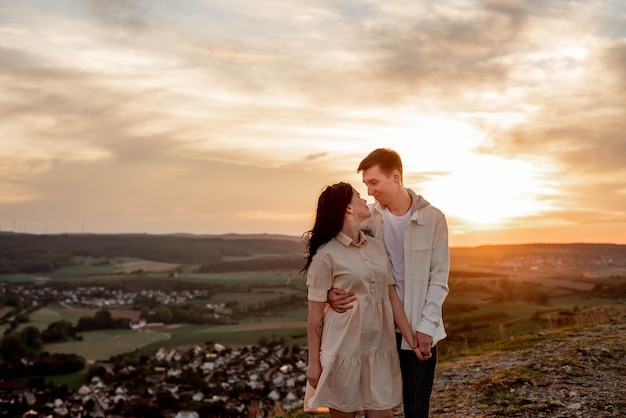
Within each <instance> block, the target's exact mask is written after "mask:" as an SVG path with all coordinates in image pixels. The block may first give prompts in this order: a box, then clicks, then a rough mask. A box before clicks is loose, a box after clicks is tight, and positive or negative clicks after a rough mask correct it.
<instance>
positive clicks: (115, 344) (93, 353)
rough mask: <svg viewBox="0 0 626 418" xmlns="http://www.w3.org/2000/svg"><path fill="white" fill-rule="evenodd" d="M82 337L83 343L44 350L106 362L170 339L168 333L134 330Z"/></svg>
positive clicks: (105, 332)
mask: <svg viewBox="0 0 626 418" xmlns="http://www.w3.org/2000/svg"><path fill="white" fill-rule="evenodd" d="M81 335H82V337H83V341H67V342H63V343H53V344H46V345H45V346H44V350H45V351H49V352H50V353H76V354H78V355H79V356H83V357H84V358H85V359H87V360H89V361H93V360H105V359H108V358H109V357H111V356H113V355H117V354H122V353H128V352H132V351H135V350H137V349H139V348H141V347H143V346H145V345H148V344H151V343H154V342H156V341H165V340H167V339H168V338H169V335H168V334H167V333H161V332H137V331H132V330H107V331H92V332H84V333H82V334H81Z"/></svg>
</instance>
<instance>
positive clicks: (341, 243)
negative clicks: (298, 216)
mask: <svg viewBox="0 0 626 418" xmlns="http://www.w3.org/2000/svg"><path fill="white" fill-rule="evenodd" d="M394 283H395V282H394V279H393V274H392V273H391V266H390V264H389V261H388V259H387V253H386V252H385V247H384V244H383V243H382V241H380V240H377V239H375V238H371V237H367V238H366V237H365V235H363V234H361V239H360V242H359V243H354V242H353V241H352V240H351V239H350V238H349V237H348V236H346V235H345V234H343V233H341V232H340V233H339V234H338V235H337V236H336V237H335V238H333V239H332V240H331V241H329V242H328V243H327V244H325V245H324V246H322V247H321V248H320V249H319V250H318V251H317V253H316V254H315V256H314V257H313V260H312V262H311V266H310V267H309V270H308V273H307V286H308V299H309V300H311V301H316V302H326V301H327V292H328V290H329V289H330V288H331V287H335V288H339V289H343V290H345V291H347V292H351V293H354V295H355V296H356V302H355V303H354V304H353V306H354V307H353V308H352V309H350V310H348V311H347V312H345V313H337V312H335V311H333V310H332V309H329V310H328V311H327V312H326V314H325V316H324V328H323V331H322V343H321V350H320V361H321V365H322V374H321V376H320V379H319V383H318V386H317V389H316V390H315V391H314V393H310V394H309V396H310V397H309V396H307V399H305V409H316V408H319V407H329V408H333V409H337V410H340V411H345V412H350V411H358V410H382V409H389V408H393V407H395V406H397V405H398V404H400V402H402V381H401V376H400V364H399V360H398V352H397V349H396V338H395V325H394V320H393V311H392V308H391V303H390V302H389V294H388V291H389V290H388V289H389V285H390V284H394ZM309 389H310V388H309Z"/></svg>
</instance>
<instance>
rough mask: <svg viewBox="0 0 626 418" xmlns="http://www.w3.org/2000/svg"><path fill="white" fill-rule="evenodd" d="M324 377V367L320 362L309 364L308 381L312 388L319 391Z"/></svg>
mask: <svg viewBox="0 0 626 418" xmlns="http://www.w3.org/2000/svg"><path fill="white" fill-rule="evenodd" d="M321 375H322V365H321V364H320V363H319V362H313V363H309V367H308V368H307V370H306V379H307V380H308V381H309V383H310V384H311V386H313V387H314V388H316V389H317V384H318V383H319V381H320V376H321Z"/></svg>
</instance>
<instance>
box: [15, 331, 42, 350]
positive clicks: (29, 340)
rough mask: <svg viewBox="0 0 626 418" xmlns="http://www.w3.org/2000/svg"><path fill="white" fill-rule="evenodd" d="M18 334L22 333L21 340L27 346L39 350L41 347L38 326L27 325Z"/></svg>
mask: <svg viewBox="0 0 626 418" xmlns="http://www.w3.org/2000/svg"><path fill="white" fill-rule="evenodd" d="M20 334H21V335H22V341H23V342H24V345H26V347H28V348H32V349H33V350H35V351H39V350H41V347H43V341H42V340H41V333H40V332H39V328H37V327H33V326H29V327H26V328H24V329H23V330H22V331H21V332H20Z"/></svg>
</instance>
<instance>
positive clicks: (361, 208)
mask: <svg viewBox="0 0 626 418" xmlns="http://www.w3.org/2000/svg"><path fill="white" fill-rule="evenodd" d="M350 205H351V206H352V208H353V210H354V212H355V213H356V214H357V215H358V216H359V219H361V220H363V219H365V218H369V217H370V216H371V213H370V210H369V209H368V208H367V201H366V200H365V199H363V198H361V196H360V195H359V192H357V191H356V189H354V188H353V189H352V200H351V201H350Z"/></svg>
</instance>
